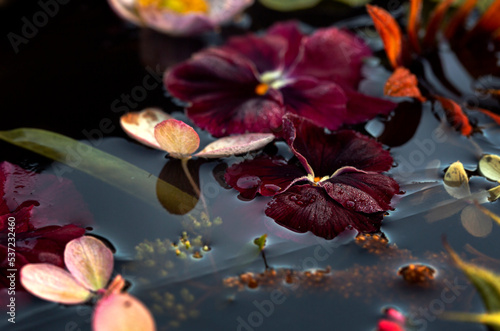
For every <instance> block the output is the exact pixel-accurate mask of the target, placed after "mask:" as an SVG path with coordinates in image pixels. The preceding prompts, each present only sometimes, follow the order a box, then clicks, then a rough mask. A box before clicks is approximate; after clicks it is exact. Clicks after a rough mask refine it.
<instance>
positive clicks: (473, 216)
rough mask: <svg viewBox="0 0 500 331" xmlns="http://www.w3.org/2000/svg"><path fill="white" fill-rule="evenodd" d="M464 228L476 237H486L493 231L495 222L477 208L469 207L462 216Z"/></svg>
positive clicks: (463, 211)
mask: <svg viewBox="0 0 500 331" xmlns="http://www.w3.org/2000/svg"><path fill="white" fill-rule="evenodd" d="M460 220H461V222H462V226H463V227H464V228H465V230H467V232H469V233H470V234H471V235H473V236H474V237H479V238H482V237H486V236H487V235H489V234H490V233H491V231H492V230H493V222H492V221H491V219H490V218H489V217H488V216H486V215H485V214H484V213H482V212H481V211H479V210H478V209H477V208H476V207H475V206H472V205H471V206H467V207H465V208H464V210H462V213H461V214H460Z"/></svg>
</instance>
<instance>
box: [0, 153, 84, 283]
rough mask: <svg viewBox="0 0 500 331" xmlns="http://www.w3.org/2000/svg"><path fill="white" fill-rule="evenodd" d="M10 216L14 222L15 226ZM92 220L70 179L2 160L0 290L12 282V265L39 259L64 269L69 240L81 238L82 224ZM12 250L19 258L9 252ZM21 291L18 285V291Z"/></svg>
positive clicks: (18, 266)
mask: <svg viewBox="0 0 500 331" xmlns="http://www.w3.org/2000/svg"><path fill="white" fill-rule="evenodd" d="M10 220H15V222H14V223H15V227H14V228H12V227H11V225H12V222H9V221H10ZM91 221H92V215H91V214H90V212H89V211H88V210H87V208H86V207H85V203H84V201H83V199H82V197H81V195H80V194H79V193H78V192H77V191H76V189H75V187H74V186H73V183H72V182H71V181H69V180H67V179H63V178H58V177H56V176H53V175H48V174H36V173H34V172H30V171H27V170H24V169H22V168H21V167H19V166H16V165H13V164H11V163H8V162H2V163H0V291H1V290H2V289H6V288H9V286H10V281H9V280H8V279H7V275H8V274H9V273H8V272H7V271H6V270H7V269H17V270H18V271H19V270H20V269H21V267H22V266H23V265H25V264H27V263H37V262H45V263H51V264H54V265H57V266H60V267H63V266H64V259H63V253H64V247H65V246H66V243H67V242H68V241H70V240H72V239H75V238H78V237H80V236H82V235H83V234H84V233H85V229H84V228H83V227H81V225H87V224H89V223H90V222H91ZM9 223H10V224H9ZM10 233H13V234H10ZM9 238H15V241H13V240H12V239H9ZM13 243H15V247H14V246H13V245H12V244H13ZM9 248H10V250H9ZM13 252H15V256H13V255H12V254H9V253H13ZM13 257H14V259H12V258H13ZM14 261H15V263H14V264H13V265H11V264H10V263H11V262H14ZM21 289H22V287H21V285H20V283H17V284H16V290H21Z"/></svg>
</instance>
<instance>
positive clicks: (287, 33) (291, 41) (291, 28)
mask: <svg viewBox="0 0 500 331" xmlns="http://www.w3.org/2000/svg"><path fill="white" fill-rule="evenodd" d="M298 25H299V24H298V22H297V21H289V22H283V23H276V24H274V25H273V26H271V27H270V28H269V29H268V30H267V35H272V36H280V37H282V38H283V39H284V40H286V41H287V42H288V46H287V48H286V53H285V55H284V66H285V68H290V67H291V66H292V65H293V64H294V63H295V61H296V60H297V58H298V57H299V54H300V51H301V49H302V47H301V46H302V41H303V37H304V35H303V34H302V32H301V31H300V30H299V26H298Z"/></svg>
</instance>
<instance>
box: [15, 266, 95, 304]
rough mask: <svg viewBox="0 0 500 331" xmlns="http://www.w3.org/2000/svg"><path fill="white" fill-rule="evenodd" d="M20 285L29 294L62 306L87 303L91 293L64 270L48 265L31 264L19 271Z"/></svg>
mask: <svg viewBox="0 0 500 331" xmlns="http://www.w3.org/2000/svg"><path fill="white" fill-rule="evenodd" d="M21 284H23V286H24V288H25V289H26V290H27V291H28V292H30V293H31V294H33V295H35V296H37V297H39V298H42V299H45V300H49V301H54V302H58V303H63V304H79V303H83V302H85V301H87V300H88V299H90V297H91V296H92V293H91V292H90V291H89V290H87V289H86V288H85V287H84V286H83V285H82V284H80V283H78V282H77V281H76V279H75V278H73V276H71V275H70V273H69V272H67V271H66V270H64V269H62V268H59V267H57V266H55V265H53V264H48V263H31V264H27V265H25V266H24V267H23V268H22V269H21Z"/></svg>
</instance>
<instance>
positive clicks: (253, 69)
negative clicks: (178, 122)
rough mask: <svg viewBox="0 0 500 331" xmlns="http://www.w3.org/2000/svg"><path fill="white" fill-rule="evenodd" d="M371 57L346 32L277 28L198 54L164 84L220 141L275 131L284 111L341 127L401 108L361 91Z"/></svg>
mask: <svg viewBox="0 0 500 331" xmlns="http://www.w3.org/2000/svg"><path fill="white" fill-rule="evenodd" d="M371 54H372V53H371V51H370V49H369V48H368V46H367V45H366V44H364V43H363V41H362V40H361V39H359V38H357V37H356V36H354V35H353V34H351V33H350V32H348V31H344V30H339V29H337V28H326V29H319V30H317V31H316V32H315V33H313V34H312V35H310V36H305V35H303V34H302V33H301V32H300V31H299V29H298V27H297V23H295V22H288V23H279V24H276V25H274V26H272V27H271V28H270V29H269V30H268V31H267V33H266V34H265V35H263V36H260V37H259V36H256V35H254V34H249V35H246V36H243V37H235V38H232V39H230V40H229V41H228V42H227V43H226V44H225V45H224V46H222V47H218V48H210V49H207V50H204V51H202V52H200V53H197V54H195V55H194V56H193V57H192V58H191V59H190V60H188V61H186V62H183V63H181V64H179V65H177V66H175V67H173V68H172V69H171V70H170V71H169V72H168V73H167V74H166V76H165V85H166V87H167V89H168V90H169V92H170V93H171V94H172V95H173V96H175V97H177V98H179V99H181V100H184V101H187V102H189V106H188V108H187V115H188V116H189V118H190V119H191V120H192V121H193V122H194V123H195V124H196V125H198V126H199V127H201V128H202V129H205V130H207V131H209V132H210V133H211V134H212V135H214V136H224V135H230V134H235V133H245V132H269V131H273V130H276V129H277V128H279V127H280V126H281V124H282V118H283V115H284V114H285V113H293V114H297V115H300V116H303V117H305V118H308V119H309V120H311V121H312V122H314V123H315V124H317V125H319V126H321V127H326V128H328V129H330V130H336V129H338V128H339V127H341V126H342V125H343V124H355V123H360V122H364V121H366V120H369V119H371V118H373V117H374V116H376V115H377V114H388V113H389V112H390V111H391V110H393V109H394V108H395V104H394V103H392V102H390V101H386V100H383V99H378V98H374V97H370V96H367V95H364V94H361V93H358V92H357V87H358V84H359V82H360V80H361V78H362V77H361V70H360V69H361V65H362V59H363V58H365V57H367V56H370V55H371Z"/></svg>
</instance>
